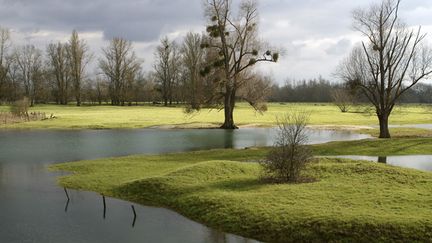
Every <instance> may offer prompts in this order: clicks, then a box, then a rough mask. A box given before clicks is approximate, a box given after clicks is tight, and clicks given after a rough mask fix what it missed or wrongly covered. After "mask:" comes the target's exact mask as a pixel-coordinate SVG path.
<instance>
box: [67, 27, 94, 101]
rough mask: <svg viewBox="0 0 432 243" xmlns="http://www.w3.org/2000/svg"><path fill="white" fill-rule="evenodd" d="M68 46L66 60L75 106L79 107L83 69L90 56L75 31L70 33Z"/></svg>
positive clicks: (85, 45) (84, 43) (83, 42)
mask: <svg viewBox="0 0 432 243" xmlns="http://www.w3.org/2000/svg"><path fill="white" fill-rule="evenodd" d="M68 44H69V45H68V59H69V66H70V69H71V79H72V87H73V94H74V96H75V100H76V103H77V106H81V88H82V83H83V78H84V75H85V69H86V66H87V64H88V63H89V61H90V58H91V56H90V55H89V53H88V51H89V49H88V46H87V44H86V42H85V41H84V40H81V39H80V38H79V36H78V32H77V31H76V30H74V31H73V32H72V35H71V37H70V39H69V43H68Z"/></svg>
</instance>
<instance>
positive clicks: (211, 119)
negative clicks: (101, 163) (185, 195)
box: [0, 103, 432, 129]
mask: <svg viewBox="0 0 432 243" xmlns="http://www.w3.org/2000/svg"><path fill="white" fill-rule="evenodd" d="M7 110H9V107H7V106H0V111H7ZM31 110H32V111H39V112H45V113H46V114H47V115H48V116H49V115H51V114H54V115H55V116H56V117H57V118H56V119H51V120H47V121H38V122H26V123H19V124H12V125H0V127H2V128H45V129H49V128H54V129H83V128H84V129H110V128H144V127H152V126H179V127H217V126H218V125H220V124H221V122H222V121H223V112H219V111H218V110H216V109H214V110H209V109H203V110H202V111H201V112H199V113H195V114H192V115H188V114H185V113H184V112H183V111H184V107H182V106H178V107H160V106H150V105H147V106H132V107H128V106H126V107H113V106H82V107H76V106H73V105H68V106H59V105H37V106H35V107H33V108H31ZM291 110H307V111H309V112H310V113H311V119H310V123H311V125H376V124H378V121H377V119H376V116H374V115H373V114H369V113H364V112H348V113H341V112H340V111H339V110H338V108H337V107H336V106H334V105H332V104H320V103H318V104H314V103H308V104H301V103H299V104H298V103H270V104H269V105H268V111H267V112H265V113H264V114H263V115H261V114H259V113H256V112H255V111H253V109H251V108H250V107H249V105H247V104H245V103H239V104H238V105H237V107H236V109H235V113H234V119H235V121H236V123H237V125H254V126H274V125H276V116H278V115H281V114H283V113H285V112H288V111H291ZM358 110H360V111H361V110H362V109H361V108H358ZM390 122H391V123H392V124H421V123H424V124H425V123H432V114H431V113H430V111H429V110H428V109H427V108H426V107H425V106H417V105H403V106H400V107H399V108H398V109H396V110H395V111H394V112H393V114H392V116H391V117H390Z"/></svg>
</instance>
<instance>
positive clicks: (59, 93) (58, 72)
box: [47, 42, 72, 105]
mask: <svg viewBox="0 0 432 243" xmlns="http://www.w3.org/2000/svg"><path fill="white" fill-rule="evenodd" d="M67 49H68V46H67V45H66V44H63V43H60V42H58V43H57V44H49V45H48V48H47V54H48V59H49V70H50V74H51V76H53V79H54V85H53V86H54V93H55V96H56V99H57V102H58V103H59V104H61V105H67V104H68V101H69V89H70V85H71V80H72V69H71V65H70V63H69V58H68V50H67Z"/></svg>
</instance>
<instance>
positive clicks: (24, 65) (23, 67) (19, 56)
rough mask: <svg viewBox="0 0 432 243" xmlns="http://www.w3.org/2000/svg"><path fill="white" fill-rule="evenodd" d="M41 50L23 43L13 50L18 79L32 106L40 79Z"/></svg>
mask: <svg viewBox="0 0 432 243" xmlns="http://www.w3.org/2000/svg"><path fill="white" fill-rule="evenodd" d="M41 53H42V52H41V51H40V50H39V49H37V48H36V47H34V46H33V45H25V46H22V47H20V48H18V49H17V50H16V51H15V60H16V62H17V65H18V71H19V75H20V79H21V80H22V82H23V85H24V91H25V95H26V96H27V97H28V98H29V99H30V105H31V106H33V105H34V103H35V99H36V96H37V91H38V88H40V87H39V86H40V85H39V83H40V81H41V80H42V72H43V64H42V54H41Z"/></svg>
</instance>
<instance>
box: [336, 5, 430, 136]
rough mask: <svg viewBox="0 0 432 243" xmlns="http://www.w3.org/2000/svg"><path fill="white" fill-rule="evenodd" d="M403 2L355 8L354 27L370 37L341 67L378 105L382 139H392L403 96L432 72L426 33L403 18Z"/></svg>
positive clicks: (343, 75) (353, 84)
mask: <svg viewBox="0 0 432 243" xmlns="http://www.w3.org/2000/svg"><path fill="white" fill-rule="evenodd" d="M400 2H401V1H400V0H383V1H382V3H380V4H378V5H372V6H370V7H369V8H367V9H358V10H356V11H354V14H353V17H354V28H355V29H356V30H358V31H359V32H360V33H362V34H363V36H365V39H366V40H365V41H364V42H363V43H362V45H361V46H359V47H357V48H355V49H354V50H353V51H352V53H351V55H350V56H349V57H348V58H347V59H346V60H345V61H344V62H343V63H341V65H340V67H339V70H338V74H339V76H340V77H341V78H342V79H343V80H345V81H346V82H347V83H348V84H349V85H350V86H351V87H355V88H358V89H360V90H361V92H362V93H363V94H364V95H365V96H366V97H367V98H368V100H369V101H370V102H371V103H372V104H373V105H374V107H375V110H376V114H377V116H378V120H379V123H380V136H379V137H380V138H390V132H389V129H388V123H389V116H390V114H391V112H392V110H393V108H394V106H395V104H396V102H397V101H398V99H399V98H400V97H401V95H402V94H404V93H405V92H406V91H407V90H409V89H410V88H412V87H413V86H414V85H416V84H417V83H418V82H419V81H420V80H422V79H425V78H427V77H429V76H430V75H431V73H432V52H431V51H430V49H429V48H427V47H426V46H424V45H423V41H424V39H425V34H422V33H421V28H420V27H419V28H418V29H417V30H414V29H410V28H408V27H407V25H406V24H405V23H403V22H401V21H400V20H399V14H398V12H399V6H400Z"/></svg>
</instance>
